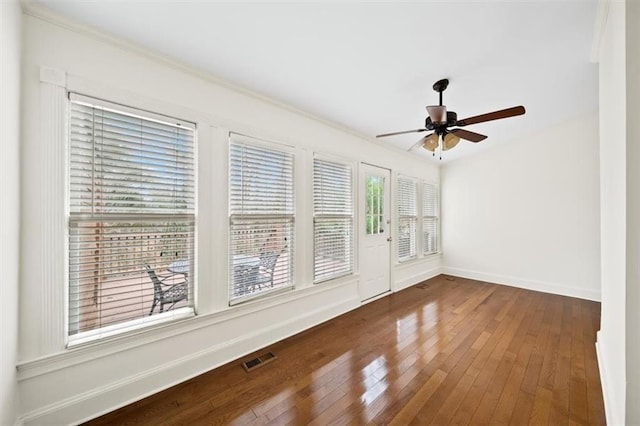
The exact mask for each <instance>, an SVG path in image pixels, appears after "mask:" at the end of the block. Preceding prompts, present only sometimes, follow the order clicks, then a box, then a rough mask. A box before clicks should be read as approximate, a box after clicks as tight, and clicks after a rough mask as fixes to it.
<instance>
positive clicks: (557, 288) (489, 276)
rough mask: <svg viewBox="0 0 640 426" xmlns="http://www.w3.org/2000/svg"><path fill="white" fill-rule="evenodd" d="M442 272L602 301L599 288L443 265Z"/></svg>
mask: <svg viewBox="0 0 640 426" xmlns="http://www.w3.org/2000/svg"><path fill="white" fill-rule="evenodd" d="M442 273H443V274H447V275H453V276H456V277H460V278H468V279H472V280H478V281H485V282H488V283H493V284H501V285H508V286H510V287H519V288H524V289H527V290H534V291H541V292H543V293H552V294H558V295H560V296H569V297H576V298H578V299H586V300H593V301H596V302H599V301H600V291H599V290H586V289H581V288H575V287H567V286H564V285H561V284H557V283H548V282H542V281H535V280H528V279H524V278H518V277H511V276H507V275H500V274H493V273H487V272H480V271H472V270H469V269H463V268H455V267H451V266H443V267H442Z"/></svg>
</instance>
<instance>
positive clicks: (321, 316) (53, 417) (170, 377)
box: [16, 297, 360, 425]
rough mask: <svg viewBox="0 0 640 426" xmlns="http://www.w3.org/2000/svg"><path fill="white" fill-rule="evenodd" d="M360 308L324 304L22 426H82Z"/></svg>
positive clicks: (349, 303)
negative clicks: (302, 314)
mask: <svg viewBox="0 0 640 426" xmlns="http://www.w3.org/2000/svg"><path fill="white" fill-rule="evenodd" d="M359 306H360V301H359V300H358V298H357V297H355V298H351V299H348V300H343V301H339V302H337V303H335V304H333V305H329V306H323V307H321V308H319V309H316V310H314V311H311V312H309V313H307V314H306V315H304V316H298V317H296V318H289V319H287V320H286V321H282V322H280V323H278V324H274V325H271V326H269V327H264V328H260V329H259V330H257V331H255V332H254V333H251V334H245V335H242V336H241V337H239V338H237V339H235V340H232V341H227V342H223V343H220V344H217V345H214V346H211V347H209V348H207V349H205V350H202V351H200V352H197V353H193V354H190V355H188V356H185V357H183V358H180V359H176V360H173V361H172V362H169V363H166V364H164V365H161V366H158V367H154V368H152V369H149V370H145V371H143V372H141V373H139V374H137V375H135V376H132V377H127V378H126V379H124V380H120V381H118V382H115V383H111V384H109V385H106V386H102V387H99V388H96V389H93V390H91V391H90V392H86V393H83V394H80V395H76V396H74V397H72V398H68V399H65V400H61V401H58V402H56V403H55V404H51V405H48V406H45V407H41V408H39V409H38V410H35V411H32V412H30V413H26V414H24V415H22V416H20V417H19V418H18V419H17V421H16V424H17V425H44V424H46V425H49V424H76V423H81V422H84V421H87V420H90V419H92V418H96V417H98V416H100V415H103V414H106V413H108V412H111V411H113V410H116V409H118V408H120V407H123V406H125V405H128V404H130V403H133V402H135V401H138V400H140V399H142V398H145V397H147V396H150V395H153V394H155V393H157V392H160V391H162V390H164V389H167V388H169V387H171V386H175V385H177V384H179V383H181V382H184V381H185V380H188V379H190V378H193V377H196V376H198V375H200V374H203V373H205V372H207V371H210V370H212V369H214V368H216V367H219V366H221V365H224V364H226V363H228V362H230V361H233V360H235V359H237V358H240V357H242V356H244V355H246V354H249V353H251V352H254V351H256V350H259V349H260V348H263V347H265V346H269V345H271V344H273V343H275V342H277V341H280V340H282V339H285V338H287V337H290V336H292V335H295V334H297V333H300V332H301V331H304V330H306V329H308V328H311V327H313V326H315V325H318V324H321V323H322V322H325V321H327V320H328V319H331V318H334V317H336V316H338V315H341V314H343V313H346V312H348V311H350V310H352V309H355V308H357V307H359Z"/></svg>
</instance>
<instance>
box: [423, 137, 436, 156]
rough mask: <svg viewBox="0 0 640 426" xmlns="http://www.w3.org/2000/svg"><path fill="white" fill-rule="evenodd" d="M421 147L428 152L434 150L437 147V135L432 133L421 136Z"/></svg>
mask: <svg viewBox="0 0 640 426" xmlns="http://www.w3.org/2000/svg"><path fill="white" fill-rule="evenodd" d="M422 147H423V148H424V149H426V150H427V151H429V152H434V151H435V150H436V148H438V135H437V134H436V133H433V134H431V135H429V136H425V137H424V138H422Z"/></svg>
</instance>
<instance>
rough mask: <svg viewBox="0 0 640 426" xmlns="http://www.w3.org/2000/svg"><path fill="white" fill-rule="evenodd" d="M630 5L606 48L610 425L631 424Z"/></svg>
mask: <svg viewBox="0 0 640 426" xmlns="http://www.w3.org/2000/svg"><path fill="white" fill-rule="evenodd" d="M624 8H625V4H624V2H617V1H612V2H610V5H609V13H608V18H607V23H606V27H605V30H604V33H603V35H602V40H601V42H600V46H601V52H600V197H601V198H600V209H601V210H600V211H601V241H602V254H601V262H602V263H601V264H602V275H601V281H602V284H601V285H602V311H601V321H600V332H599V333H598V360H599V364H600V376H601V381H602V387H603V394H604V398H605V408H606V411H607V420H608V422H609V423H610V424H615V425H618V424H623V423H624V421H625V416H624V411H625V410H624V405H625V275H626V274H625V264H626V257H625V256H626V255H625V253H626V249H625V242H626V137H627V136H626V122H627V120H626V101H625V98H626V97H625V92H626V85H625V74H626V70H625V11H624Z"/></svg>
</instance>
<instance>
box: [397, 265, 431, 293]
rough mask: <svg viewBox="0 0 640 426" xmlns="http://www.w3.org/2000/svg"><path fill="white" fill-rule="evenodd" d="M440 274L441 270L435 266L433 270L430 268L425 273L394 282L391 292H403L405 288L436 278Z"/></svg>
mask: <svg viewBox="0 0 640 426" xmlns="http://www.w3.org/2000/svg"><path fill="white" fill-rule="evenodd" d="M441 273H442V268H441V267H440V266H437V267H435V268H431V269H428V270H426V271H423V272H420V273H419V274H414V275H412V276H410V277H409V278H405V279H403V280H400V281H396V282H395V283H394V285H393V291H394V292H397V291H400V290H404V289H405V288H408V287H411V286H412V285H416V284H418V283H421V282H422V281H425V280H428V279H430V278H433V277H437V276H438V275H440V274H441Z"/></svg>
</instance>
